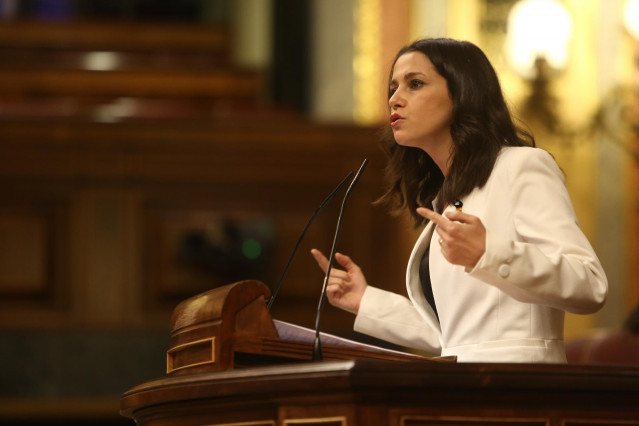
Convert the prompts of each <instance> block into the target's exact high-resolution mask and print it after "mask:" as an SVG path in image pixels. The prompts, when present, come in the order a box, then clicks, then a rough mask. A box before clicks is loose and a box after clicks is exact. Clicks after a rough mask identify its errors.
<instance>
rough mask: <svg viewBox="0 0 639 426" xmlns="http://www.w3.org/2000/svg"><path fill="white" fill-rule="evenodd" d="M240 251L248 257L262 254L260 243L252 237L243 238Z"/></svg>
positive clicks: (253, 257)
mask: <svg viewBox="0 0 639 426" xmlns="http://www.w3.org/2000/svg"><path fill="white" fill-rule="evenodd" d="M242 253H243V254H244V256H246V257H247V258H249V259H257V258H258V257H260V255H261V254H262V244H260V242H259V241H257V240H256V239H254V238H249V239H246V240H244V242H243V243H242Z"/></svg>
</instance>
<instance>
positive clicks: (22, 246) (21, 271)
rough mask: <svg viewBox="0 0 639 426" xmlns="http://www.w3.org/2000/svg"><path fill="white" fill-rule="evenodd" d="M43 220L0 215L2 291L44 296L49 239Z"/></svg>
mask: <svg viewBox="0 0 639 426" xmlns="http://www.w3.org/2000/svg"><path fill="white" fill-rule="evenodd" d="M47 228H48V226H47V223H46V222H45V221H44V220H43V218H42V217H38V216H34V215H28V214H24V215H18V214H7V213H4V214H3V213H2V212H0V292H1V293H4V294H5V295H7V294H11V295H17V296H23V297H24V296H32V295H36V296H37V295H43V294H44V293H46V291H47V287H48V284H49V282H48V281H49V277H48V276H47V275H48V274H47V265H48V263H49V262H50V261H51V260H50V259H48V257H49V256H50V255H51V253H50V252H49V250H48V246H49V242H50V241H49V236H48V235H47V231H48V229H47Z"/></svg>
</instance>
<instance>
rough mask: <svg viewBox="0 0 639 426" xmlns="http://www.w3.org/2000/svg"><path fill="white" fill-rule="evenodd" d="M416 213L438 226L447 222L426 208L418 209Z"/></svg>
mask: <svg viewBox="0 0 639 426" xmlns="http://www.w3.org/2000/svg"><path fill="white" fill-rule="evenodd" d="M416 211H417V213H418V214H419V215H421V216H423V217H425V218H426V219H428V220H430V221H431V222H433V223H435V224H436V225H440V224H441V223H443V222H444V221H447V219H446V218H445V217H443V216H442V215H440V214H438V213H436V212H434V211H432V210H431V209H427V208H426V207H418V208H417V210H416Z"/></svg>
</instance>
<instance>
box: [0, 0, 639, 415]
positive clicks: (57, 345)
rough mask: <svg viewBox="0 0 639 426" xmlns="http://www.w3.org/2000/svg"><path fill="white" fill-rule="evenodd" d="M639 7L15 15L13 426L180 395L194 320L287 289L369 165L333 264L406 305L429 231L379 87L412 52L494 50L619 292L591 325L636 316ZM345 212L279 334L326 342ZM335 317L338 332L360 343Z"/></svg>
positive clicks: (3, 131)
mask: <svg viewBox="0 0 639 426" xmlns="http://www.w3.org/2000/svg"><path fill="white" fill-rule="evenodd" d="M638 4H639V3H638V2H637V1H636V0H605V1H604V0H563V1H558V0H557V1H551V0H534V1H533V0H525V1H517V0H448V1H447V0H174V1H171V2H161V1H149V0H108V1H107V0H91V1H72V0H20V1H19V0H0V363H1V365H2V369H1V370H0V422H2V423H3V424H29V425H38V424H47V425H52V424H66V425H69V424H71V425H85V424H86V425H89V424H91V425H116V424H117V425H119V424H123V425H124V424H131V423H132V422H131V421H129V420H127V419H123V418H121V417H120V416H119V414H118V404H119V397H120V395H121V394H122V393H123V392H124V391H126V390H128V389H129V388H131V387H133V386H135V385H137V384H139V383H141V382H143V381H146V380H150V379H155V378H159V377H162V376H163V375H164V374H165V351H166V349H167V348H168V337H169V319H170V315H171V312H172V310H173V308H174V307H175V306H176V305H177V303H179V302H180V301H181V300H183V299H185V298H188V297H190V296H193V295H195V294H198V293H200V292H203V291H206V290H209V289H211V288H214V287H217V286H220V285H224V284H228V283H232V282H235V281H238V280H242V279H249V278H250V279H258V280H261V281H263V282H264V283H266V284H267V285H268V286H270V287H271V289H273V288H274V285H275V284H276V283H277V281H278V280H279V277H280V275H281V273H282V271H283V269H284V266H285V265H286V261H287V260H288V256H289V255H290V253H291V251H292V250H293V247H294V245H295V242H296V240H297V237H298V235H299V233H300V232H301V230H302V229H303V227H304V225H305V223H306V221H307V220H308V218H309V217H310V215H311V214H312V213H313V211H314V210H315V209H316V208H317V206H318V205H319V204H320V203H321V202H322V200H323V199H324V198H325V196H326V195H327V194H328V193H329V192H330V191H331V189H332V188H333V187H334V186H335V185H336V184H337V183H338V182H339V181H340V180H341V179H342V178H343V177H344V176H345V175H346V174H347V173H348V171H350V170H354V169H357V168H358V167H359V164H360V163H361V161H362V160H363V158H365V157H366V158H369V161H370V164H369V167H368V168H367V170H366V172H365V174H364V176H363V177H362V180H361V181H360V183H359V185H358V187H357V188H356V190H355V192H354V194H353V196H352V197H351V199H350V201H349V206H348V207H347V210H346V216H345V219H344V228H343V231H342V234H341V237H340V245H339V249H340V250H341V251H343V252H345V253H348V254H350V255H351V256H352V257H353V258H354V259H355V260H356V261H357V262H358V263H359V264H360V265H361V266H362V268H363V269H364V270H365V271H366V273H367V277H368V279H369V282H370V283H371V284H373V285H376V286H379V287H383V288H387V289H390V290H395V291H397V292H402V293H403V292H404V291H405V290H404V268H405V264H406V261H407V259H408V255H409V253H410V250H411V248H412V245H413V242H414V241H415V238H416V236H417V231H416V230H414V229H412V227H411V224H410V222H409V221H408V220H407V219H406V218H403V217H400V218H392V217H389V216H388V215H387V214H386V213H385V212H384V211H382V210H381V209H380V208H378V207H375V206H372V205H371V202H373V201H374V200H375V199H376V198H377V197H379V196H380V195H381V194H382V189H383V188H382V185H383V176H382V175H383V168H384V158H383V155H382V154H381V152H380V150H379V149H378V146H377V139H378V134H379V130H380V129H381V127H382V126H383V125H385V124H386V120H387V113H386V112H385V105H386V100H385V96H386V84H387V83H386V80H387V77H388V72H389V66H390V63H391V61H392V59H393V57H394V54H395V52H396V51H397V50H398V49H399V48H400V47H401V46H403V45H405V44H407V43H409V42H410V41H412V40H414V39H416V38H419V37H425V36H430V37H442V36H446V37H453V38H458V39H465V40H469V41H472V42H474V43H475V44H477V45H479V46H480V47H481V48H482V49H483V50H484V51H485V52H486V53H487V55H488V56H489V58H490V59H491V61H492V63H493V64H494V66H495V68H496V70H497V72H498V74H499V76H500V79H501V82H502V85H503V89H504V91H505V94H506V97H507V99H508V101H509V104H510V105H511V107H512V109H513V111H514V112H515V113H516V114H517V115H518V116H520V117H521V118H522V119H523V120H524V121H525V122H526V123H527V124H528V125H529V127H530V128H531V130H532V131H533V133H534V135H535V137H536V139H537V142H538V145H539V146H540V147H542V148H545V149H547V150H548V151H550V152H551V153H552V154H553V155H554V156H555V158H556V159H557V161H558V163H559V165H560V166H561V167H562V169H563V170H564V172H565V173H566V176H567V185H568V189H569V191H570V194H571V197H572V200H573V203H574V206H575V209H576V211H577V216H578V218H579V221H580V224H581V226H582V228H583V230H584V231H585V233H586V235H587V236H588V238H589V239H590V241H591V243H592V244H593V246H594V247H595V250H596V251H597V253H598V255H599V256H600V259H601V261H602V263H603V265H604V268H605V269H606V272H607V274H608V279H609V281H610V296H609V301H608V303H607V305H606V307H605V308H604V309H603V310H602V311H601V312H599V313H597V314H596V315H589V316H574V315H569V316H568V318H567V324H566V338H567V339H568V340H571V339H575V340H576V339H581V338H584V336H591V335H594V334H597V333H602V332H606V331H609V330H616V329H618V328H619V327H621V325H622V324H623V323H624V321H625V319H626V317H627V316H628V314H629V313H630V311H631V310H632V309H633V308H634V307H635V306H636V305H637V303H638V301H639V280H638V278H637V276H638V274H639V264H638V263H639V262H637V260H636V259H637V243H636V241H637V236H638V233H639V229H638V227H637V224H638V219H639V216H638V213H639V204H638V195H639V192H638V190H639V188H638V175H637V167H638V166H639V163H638V162H639V151H638V150H639V139H638V134H639V109H638V99H639V98H638V90H639V41H638V40H639V29H638V27H639V24H638V22H637V21H638V20H639V5H638ZM338 207H339V202H333V205H330V206H329V207H328V208H326V210H325V211H323V212H322V213H321V214H320V216H319V217H318V218H317V220H316V222H315V223H314V224H313V226H312V227H311V229H310V230H309V232H308V234H307V236H306V239H305V241H304V243H303V244H302V246H301V248H300V252H299V255H298V256H297V258H296V259H295V261H294V263H293V266H292V268H291V270H290V272H289V274H288V277H287V279H286V282H285V283H284V288H283V289H282V291H281V293H280V296H279V299H278V300H277V301H276V302H275V304H274V306H273V309H272V314H273V316H274V317H275V318H278V319H282V320H286V321H290V322H293V323H296V324H300V325H303V326H307V327H312V326H313V324H314V317H315V309H316V305H317V300H318V297H319V292H320V289H321V284H322V278H323V277H322V274H321V273H320V271H319V269H318V268H317V267H316V265H315V264H314V262H313V260H312V259H311V256H310V254H309V253H308V250H310V248H311V247H317V248H320V249H323V250H324V251H328V250H329V249H330V244H331V242H332V238H333V232H334V226H335V222H336V216H337V211H338ZM352 320H353V319H352V317H351V316H349V315H347V314H344V313H342V312H339V311H338V310H336V309H334V308H332V307H327V308H326V310H325V316H324V320H323V323H322V324H323V327H324V329H325V330H326V331H329V332H332V333H335V334H339V335H341V336H345V337H351V338H357V339H361V338H363V337H362V336H356V335H354V334H353V332H352Z"/></svg>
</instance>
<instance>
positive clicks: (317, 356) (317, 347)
mask: <svg viewBox="0 0 639 426" xmlns="http://www.w3.org/2000/svg"><path fill="white" fill-rule="evenodd" d="M367 163H368V159H364V162H363V163H362V165H361V166H360V167H359V170H358V171H357V173H356V174H355V177H354V178H353V180H352V181H351V184H350V185H349V186H348V189H347V190H346V194H344V200H342V207H341V209H340V212H339V217H338V219H337V226H336V229H335V237H333V245H332V246H331V255H330V256H329V258H328V266H327V267H326V275H325V276H324V283H323V284H322V293H321V295H320V299H319V303H318V304H317V315H316V316H315V340H314V342H313V361H321V360H322V359H323V356H322V342H321V339H320V320H321V318H322V310H323V308H324V303H325V300H326V288H327V287H328V279H329V277H330V276H331V270H332V268H333V260H334V259H335V251H336V249H337V241H338V240H339V234H340V231H341V229H342V219H343V218H344V208H345V207H346V201H347V200H348V197H349V196H350V195H351V190H352V189H353V187H354V186H355V183H357V181H358V180H359V177H360V175H361V174H362V171H363V170H364V167H366V164H367Z"/></svg>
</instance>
